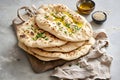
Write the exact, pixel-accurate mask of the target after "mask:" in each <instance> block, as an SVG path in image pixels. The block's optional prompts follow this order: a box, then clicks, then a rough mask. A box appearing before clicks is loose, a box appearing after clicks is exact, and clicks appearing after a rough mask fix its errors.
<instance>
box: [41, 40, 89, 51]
mask: <svg viewBox="0 0 120 80" xmlns="http://www.w3.org/2000/svg"><path fill="white" fill-rule="evenodd" d="M86 42H87V41H81V42H68V43H66V44H64V45H62V46H57V47H46V48H42V49H43V50H45V51H52V52H53V51H55V52H70V51H72V50H75V49H77V48H78V47H80V46H82V45H84V44H85V43H86Z"/></svg>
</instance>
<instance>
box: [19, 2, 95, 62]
mask: <svg viewBox="0 0 120 80" xmlns="http://www.w3.org/2000/svg"><path fill="white" fill-rule="evenodd" d="M17 37H18V45H19V47H20V48H22V49H23V50H25V51H26V52H28V54H31V55H33V56H35V57H36V58H38V59H40V60H42V61H52V60H59V59H63V60H67V61H68V60H74V59H77V58H79V57H82V56H84V55H86V54H87V53H88V51H89V49H90V48H91V46H92V45H93V44H94V42H95V40H94V38H93V30H92V27H91V25H90V24H89V23H88V22H87V20H86V19H85V18H84V17H83V16H81V15H79V14H78V13H76V12H74V11H72V10H70V9H69V8H68V7H67V6H65V5H63V4H49V5H42V6H40V7H39V8H38V9H37V14H36V15H35V16H32V17H31V18H29V19H28V20H27V21H25V22H24V23H23V24H21V25H19V27H17Z"/></svg>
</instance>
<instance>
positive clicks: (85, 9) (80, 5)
mask: <svg viewBox="0 0 120 80" xmlns="http://www.w3.org/2000/svg"><path fill="white" fill-rule="evenodd" d="M76 7H77V9H78V12H79V13H80V14H87V15H88V14H90V13H91V12H92V11H93V10H94V8H95V2H94V1H92V0H79V1H78V2H77V3H76Z"/></svg>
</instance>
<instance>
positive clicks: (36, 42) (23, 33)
mask: <svg viewBox="0 0 120 80" xmlns="http://www.w3.org/2000/svg"><path fill="white" fill-rule="evenodd" d="M17 37H18V40H19V41H20V42H22V43H24V44H25V45H27V46H29V47H38V48H44V47H55V46H61V45H64V44H65V43H66V41H63V40H60V39H58V38H56V37H55V36H53V35H51V34H50V33H48V32H46V31H44V30H41V29H40V28H39V27H38V26H37V25H36V24H35V21H34V17H32V18H30V19H29V20H28V21H26V22H25V23H23V24H22V25H20V26H18V27H17Z"/></svg>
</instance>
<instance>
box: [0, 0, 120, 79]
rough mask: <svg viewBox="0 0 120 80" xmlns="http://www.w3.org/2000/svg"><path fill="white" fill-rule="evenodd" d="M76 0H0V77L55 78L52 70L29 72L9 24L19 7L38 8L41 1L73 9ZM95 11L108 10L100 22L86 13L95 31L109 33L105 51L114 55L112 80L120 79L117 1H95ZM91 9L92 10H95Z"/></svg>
mask: <svg viewBox="0 0 120 80" xmlns="http://www.w3.org/2000/svg"><path fill="white" fill-rule="evenodd" d="M76 1H77V0H0V80H41V79H42V80H55V79H53V78H51V77H49V76H50V74H51V72H52V71H47V72H44V73H41V74H36V73H34V72H33V71H32V69H31V67H30V64H29V62H28V60H27V58H26V55H25V52H24V51H23V50H21V49H20V48H19V47H18V46H17V39H16V36H15V31H14V29H13V27H12V26H11V24H12V20H13V19H14V18H15V17H16V10H17V9H18V8H20V7H21V6H24V5H26V6H31V5H32V4H35V5H36V6H37V7H38V6H39V5H41V4H51V3H54V4H55V3H62V4H65V5H67V6H68V7H69V8H71V9H73V10H76V6H75V4H76ZM94 1H95V3H96V7H95V10H94V11H98V10H102V11H104V12H106V13H107V15H108V18H107V21H106V22H105V23H104V24H102V25H97V24H95V23H94V22H92V19H91V14H90V15H88V16H85V17H86V19H87V20H88V21H89V22H90V23H91V24H92V26H93V28H94V29H95V30H98V29H105V30H106V31H107V34H108V36H109V40H110V46H109V48H108V54H109V55H111V56H113V62H112V66H111V80H120V76H119V74H120V41H119V40H120V5H119V3H120V0H94ZM94 11H93V12H94Z"/></svg>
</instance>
